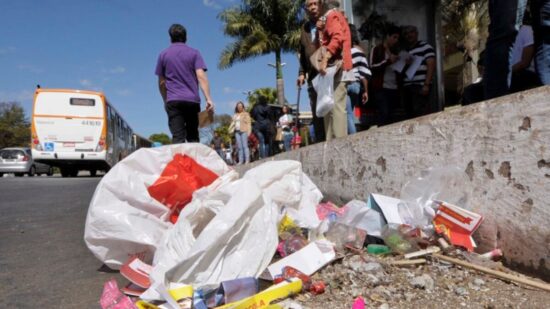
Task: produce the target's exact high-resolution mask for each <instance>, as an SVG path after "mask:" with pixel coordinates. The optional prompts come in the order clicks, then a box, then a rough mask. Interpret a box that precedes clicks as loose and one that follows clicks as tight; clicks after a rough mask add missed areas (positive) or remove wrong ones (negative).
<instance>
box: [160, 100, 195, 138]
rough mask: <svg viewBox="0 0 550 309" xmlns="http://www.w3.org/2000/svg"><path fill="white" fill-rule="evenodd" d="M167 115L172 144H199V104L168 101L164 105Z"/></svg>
mask: <svg viewBox="0 0 550 309" xmlns="http://www.w3.org/2000/svg"><path fill="white" fill-rule="evenodd" d="M164 108H165V109H166V113H167V114H168V127H169V128H170V132H171V133H172V143H174V144H180V143H185V142H189V143H198V142H199V112H200V104H199V103H196V102H187V101H170V102H168V103H166V104H164Z"/></svg>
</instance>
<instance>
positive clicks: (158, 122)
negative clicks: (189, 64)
mask: <svg viewBox="0 0 550 309" xmlns="http://www.w3.org/2000/svg"><path fill="white" fill-rule="evenodd" d="M237 4H239V1H238V0H50V1H45V0H40V1H39V0H19V1H8V0H2V1H0V18H1V20H2V25H3V26H2V27H0V72H1V74H0V102H2V101H19V102H20V103H21V104H22V105H23V107H24V108H25V111H26V112H27V115H29V116H30V113H31V106H32V96H33V93H34V89H35V87H36V85H37V84H40V85H41V86H42V87H43V88H71V89H90V90H101V91H103V92H105V94H106V96H107V97H108V99H109V100H110V101H111V103H112V104H113V105H114V106H115V107H116V109H117V110H118V111H119V112H120V113H121V114H122V115H123V116H124V118H125V119H126V120H127V121H128V122H129V124H130V126H131V127H132V128H133V129H134V131H136V132H137V133H139V134H142V135H144V136H149V135H150V134H152V133H159V132H165V133H169V130H168V125H167V118H166V113H165V111H164V108H163V105H162V99H161V97H160V95H159V93H158V88H157V77H156V76H155V75H154V70H155V65H156V61H157V56H158V54H159V52H160V51H161V50H162V49H164V48H166V47H167V46H168V45H169V44H170V39H169V37H168V28H169V26H170V25H171V24H172V23H181V24H182V25H184V26H185V27H186V28H187V32H188V42H187V43H188V44H189V45H190V46H192V47H194V48H197V49H198V50H199V51H201V53H202V55H203V58H204V60H205V61H206V64H207V66H208V69H209V70H208V76H209V80H210V86H211V93H212V97H213V99H214V103H215V104H216V112H217V113H218V114H222V113H232V110H233V108H234V104H235V102H236V101H238V100H243V101H244V100H245V98H246V96H245V95H244V94H243V93H242V92H243V91H248V90H253V89H256V88H259V87H274V86H275V70H274V69H273V68H271V67H270V66H268V63H273V62H274V61H275V56H274V54H272V55H268V56H263V57H259V58H255V59H253V60H251V61H249V62H244V63H238V64H236V65H234V66H233V67H232V68H229V69H226V70H223V71H220V70H219V69H218V68H217V63H218V57H219V55H220V52H221V50H222V49H223V47H224V46H225V45H226V44H227V43H229V42H230V40H229V39H228V38H226V37H225V36H224V35H223V32H222V24H221V22H220V21H219V20H218V19H217V15H218V13H219V12H221V10H223V9H224V8H227V7H230V6H233V5H237ZM8 25H9V26H8ZM283 62H285V63H286V64H287V65H286V66H285V67H283V74H284V80H285V95H286V97H287V99H288V100H289V101H290V102H295V100H296V95H297V91H296V86H295V81H296V76H297V72H298V61H297V57H296V55H295V54H284V55H283ZM305 93H306V91H302V97H301V102H302V103H301V108H302V109H309V104H307V103H305V102H307V95H306V94H305ZM202 107H203V108H204V103H202Z"/></svg>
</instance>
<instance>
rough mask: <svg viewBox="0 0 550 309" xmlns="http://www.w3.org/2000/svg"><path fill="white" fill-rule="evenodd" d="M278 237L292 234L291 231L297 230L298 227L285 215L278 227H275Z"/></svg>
mask: <svg viewBox="0 0 550 309" xmlns="http://www.w3.org/2000/svg"><path fill="white" fill-rule="evenodd" d="M277 229H278V232H279V235H281V234H283V233H292V231H293V230H298V229H299V227H298V226H297V225H296V223H294V220H292V219H291V218H290V217H289V216H288V215H285V216H284V217H283V218H282V219H281V222H279V226H278V227H277Z"/></svg>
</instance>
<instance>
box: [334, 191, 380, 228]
mask: <svg viewBox="0 0 550 309" xmlns="http://www.w3.org/2000/svg"><path fill="white" fill-rule="evenodd" d="M344 207H346V208H347V210H346V212H345V213H344V215H342V216H341V217H338V218H337V219H336V222H338V223H342V224H345V225H348V226H352V227H355V228H359V229H362V230H365V231H367V234H368V235H372V236H377V237H380V236H381V235H382V228H383V227H384V225H386V221H385V220H384V217H383V216H382V214H381V213H379V212H378V211H376V210H374V209H372V208H369V207H368V206H367V203H365V202H363V201H359V200H352V201H349V202H348V203H347V204H346V206H344Z"/></svg>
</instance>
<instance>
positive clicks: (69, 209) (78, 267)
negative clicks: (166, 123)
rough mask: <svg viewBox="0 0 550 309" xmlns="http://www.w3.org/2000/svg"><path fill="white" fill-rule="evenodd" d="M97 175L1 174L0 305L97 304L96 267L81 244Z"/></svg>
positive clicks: (99, 280)
mask: <svg viewBox="0 0 550 309" xmlns="http://www.w3.org/2000/svg"><path fill="white" fill-rule="evenodd" d="M100 179H101V178H99V177H97V178H96V177H93V178H92V177H78V178H61V177H45V176H42V177H32V178H31V177H22V178H14V177H3V178H0V308H100V306H99V303H98V301H99V298H100V296H101V291H102V289H103V283H104V282H105V281H107V280H108V279H110V278H111V277H115V278H117V279H118V281H119V283H121V282H123V280H121V277H120V275H119V274H118V273H112V272H105V271H102V270H100V269H101V266H102V263H101V262H100V261H99V260H97V259H96V258H95V257H94V256H93V255H92V253H91V252H90V251H89V250H88V248H87V247H86V245H85V244H84V240H83V237H84V223H85V220H86V213H87V210H88V205H89V202H90V200H91V198H92V195H93V193H94V190H95V188H96V186H97V184H98V183H99V181H100Z"/></svg>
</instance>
